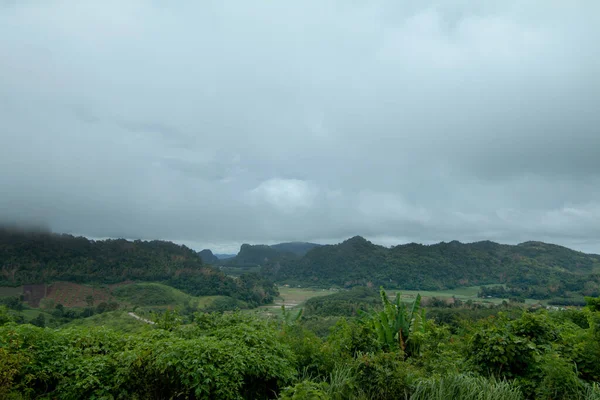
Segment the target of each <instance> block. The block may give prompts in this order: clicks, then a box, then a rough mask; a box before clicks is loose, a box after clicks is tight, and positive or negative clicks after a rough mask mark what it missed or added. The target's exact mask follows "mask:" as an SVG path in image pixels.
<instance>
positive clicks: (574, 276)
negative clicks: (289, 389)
mask: <svg viewBox="0 0 600 400" xmlns="http://www.w3.org/2000/svg"><path fill="white" fill-rule="evenodd" d="M598 266H600V256H597V255H589V254H584V253H581V252H577V251H574V250H570V249H568V248H565V247H561V246H557V245H552V244H546V243H541V242H526V243H522V244H519V245H516V246H511V245H501V244H498V243H494V242H489V241H484V242H476V243H468V244H464V243H460V242H457V241H453V242H450V243H444V242H442V243H439V244H434V245H421V244H415V243H411V244H406V245H399V246H395V247H393V248H386V247H383V246H378V245H375V244H373V243H371V242H369V241H367V240H366V239H364V238H362V237H360V236H357V237H353V238H351V239H348V240H346V241H345V242H343V243H340V244H337V245H327V246H322V247H318V248H314V249H312V250H311V251H309V252H308V253H307V254H306V255H305V256H304V257H302V258H300V259H298V260H294V261H292V262H286V263H282V264H281V265H280V266H269V267H267V268H265V269H264V273H265V274H272V275H273V276H275V278H276V280H278V281H279V282H281V283H292V284H302V285H317V286H321V287H324V286H330V285H336V286H342V287H350V286H358V285H367V284H369V285H371V284H372V285H375V286H379V285H385V286H386V287H390V288H399V289H418V290H439V289H447V288H454V287H458V286H473V285H484V284H494V283H503V284H509V285H510V287H512V288H514V290H515V291H521V292H524V293H520V294H523V295H527V296H528V297H530V296H533V297H538V298H543V297H550V296H558V295H563V294H565V293H568V292H579V291H582V290H583V288H584V286H585V285H586V284H587V286H588V287H592V290H593V288H594V287H596V288H597V287H598V284H600V277H599V276H598V274H595V273H594V272H595V271H597V268H598ZM594 285H595V286H594ZM525 292H526V293H525ZM588 295H594V293H589V294H588Z"/></svg>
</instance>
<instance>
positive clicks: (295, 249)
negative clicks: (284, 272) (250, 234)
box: [225, 242, 321, 268]
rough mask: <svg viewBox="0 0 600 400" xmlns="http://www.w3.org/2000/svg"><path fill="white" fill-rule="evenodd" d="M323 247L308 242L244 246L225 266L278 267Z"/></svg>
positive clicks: (226, 261)
mask: <svg viewBox="0 0 600 400" xmlns="http://www.w3.org/2000/svg"><path fill="white" fill-rule="evenodd" d="M319 246H321V245H319V244H316V243H308V242H287V243H279V244H274V245H266V244H257V245H251V244H243V245H242V246H241V247H240V251H239V253H238V254H237V255H236V256H235V257H232V258H230V259H228V260H225V264H226V265H228V266H235V267H246V268H247V267H257V266H270V265H278V264H279V263H282V262H289V261H291V260H297V259H299V258H301V257H302V256H304V255H305V254H306V253H307V252H309V251H310V250H312V249H315V248H317V247H319Z"/></svg>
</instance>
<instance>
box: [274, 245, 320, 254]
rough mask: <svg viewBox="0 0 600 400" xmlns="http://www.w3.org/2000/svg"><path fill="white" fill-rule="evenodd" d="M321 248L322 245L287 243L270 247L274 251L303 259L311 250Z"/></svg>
mask: <svg viewBox="0 0 600 400" xmlns="http://www.w3.org/2000/svg"><path fill="white" fill-rule="evenodd" d="M319 246H321V245H320V244H316V243H309V242H287V243H279V244H273V245H271V246H270V247H271V248H272V249H275V250H278V251H280V252H283V253H293V254H295V255H297V256H300V257H302V256H304V255H305V254H306V253H308V252H309V251H310V250H312V249H314V248H315V247H319Z"/></svg>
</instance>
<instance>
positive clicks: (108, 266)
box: [0, 228, 277, 304]
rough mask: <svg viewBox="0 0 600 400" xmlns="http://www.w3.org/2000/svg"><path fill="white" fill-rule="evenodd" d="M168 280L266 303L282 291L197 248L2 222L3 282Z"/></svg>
mask: <svg viewBox="0 0 600 400" xmlns="http://www.w3.org/2000/svg"><path fill="white" fill-rule="evenodd" d="M129 280H133V281H147V282H163V283H165V284H168V285H171V286H173V287H176V288H178V289H182V290H184V291H186V292H188V293H190V294H193V295H196V296H200V295H226V296H232V297H236V298H239V299H241V300H244V301H248V302H249V303H251V304H262V303H265V302H269V301H271V300H272V298H273V297H274V296H276V295H277V291H276V289H275V288H274V287H273V285H272V283H270V282H268V281H266V280H265V279H263V278H260V277H258V276H243V277H240V278H239V279H233V278H230V277H228V276H226V275H225V274H223V273H222V272H221V271H219V270H218V269H215V268H212V267H210V266H208V265H205V264H204V263H203V262H202V259H201V258H200V256H199V255H198V253H196V252H195V251H194V250H192V249H189V248H187V247H185V246H181V245H177V244H174V243H171V242H166V241H159V240H154V241H149V242H146V241H141V240H136V241H128V240H125V239H116V240H113V239H109V240H97V241H94V240H89V239H87V238H84V237H75V236H71V235H65V234H53V233H47V232H24V231H18V230H14V229H6V228H0V286H19V285H24V284H34V283H48V282H52V281H69V282H77V283H105V284H109V283H118V282H123V281H129Z"/></svg>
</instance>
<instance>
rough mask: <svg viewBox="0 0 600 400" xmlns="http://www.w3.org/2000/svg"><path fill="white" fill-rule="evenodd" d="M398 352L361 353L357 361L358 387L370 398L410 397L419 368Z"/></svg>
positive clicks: (381, 399)
mask: <svg viewBox="0 0 600 400" xmlns="http://www.w3.org/2000/svg"><path fill="white" fill-rule="evenodd" d="M403 358H404V357H403V355H402V354H401V353H399V352H397V353H375V354H361V355H359V356H358V357H357V359H356V361H355V363H356V366H355V371H356V372H355V380H356V387H357V388H358V389H359V391H360V392H362V394H363V395H364V396H366V397H367V398H370V399H380V400H386V399H390V400H391V399H394V400H396V399H402V398H409V396H410V393H411V386H412V384H413V383H414V381H415V380H416V379H417V378H418V377H419V373H418V370H416V368H415V367H413V366H412V365H410V364H408V363H406V362H404V361H403Z"/></svg>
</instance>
